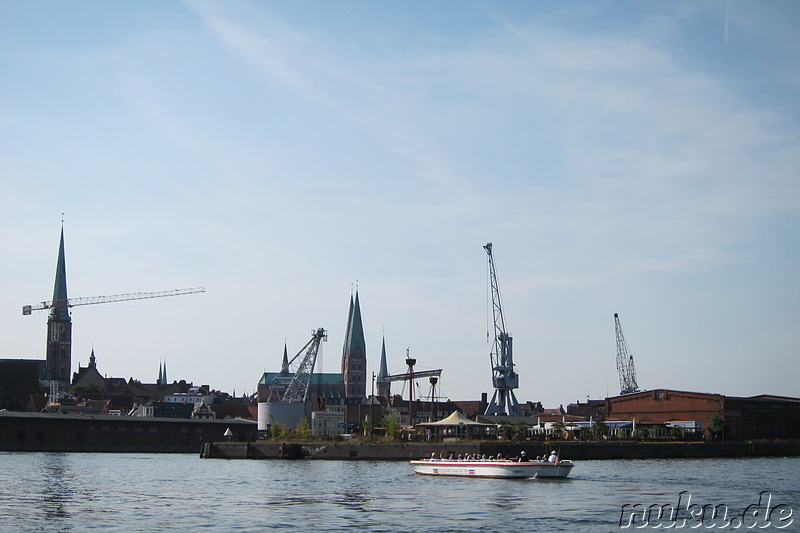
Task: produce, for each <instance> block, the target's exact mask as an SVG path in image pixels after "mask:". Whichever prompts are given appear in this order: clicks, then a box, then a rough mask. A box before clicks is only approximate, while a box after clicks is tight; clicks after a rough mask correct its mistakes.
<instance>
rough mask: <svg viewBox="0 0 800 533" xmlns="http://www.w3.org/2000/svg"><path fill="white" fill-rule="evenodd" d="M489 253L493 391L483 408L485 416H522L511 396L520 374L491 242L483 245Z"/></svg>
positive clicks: (517, 404) (514, 398) (517, 403)
mask: <svg viewBox="0 0 800 533" xmlns="http://www.w3.org/2000/svg"><path fill="white" fill-rule="evenodd" d="M483 249H484V250H486V253H487V254H488V255H489V283H490V285H491V291H492V316H493V317H494V342H493V344H492V351H491V353H490V354H489V357H490V359H491V363H492V385H493V386H494V394H493V395H492V399H491V401H490V402H489V405H488V406H487V407H486V411H485V412H484V414H485V415H487V416H491V415H507V416H522V414H523V413H522V409H521V408H520V406H519V402H517V398H516V396H515V395H514V389H516V388H518V387H519V375H518V374H517V373H516V372H515V371H514V358H513V349H512V348H513V342H512V341H513V339H512V338H511V335H509V334H508V332H507V331H506V321H505V318H504V317H503V307H502V304H501V302H500V287H499V286H498V284H497V271H496V269H495V265H494V256H493V255H492V243H487V244H486V245H485V246H484V247H483Z"/></svg>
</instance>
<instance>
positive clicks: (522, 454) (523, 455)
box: [519, 450, 528, 463]
mask: <svg viewBox="0 0 800 533" xmlns="http://www.w3.org/2000/svg"><path fill="white" fill-rule="evenodd" d="M519 462H520V463H527V462H528V454H526V453H525V450H522V451H521V452H519Z"/></svg>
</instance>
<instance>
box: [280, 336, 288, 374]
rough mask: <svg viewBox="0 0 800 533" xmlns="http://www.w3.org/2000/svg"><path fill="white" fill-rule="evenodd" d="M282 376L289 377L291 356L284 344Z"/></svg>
mask: <svg viewBox="0 0 800 533" xmlns="http://www.w3.org/2000/svg"><path fill="white" fill-rule="evenodd" d="M281 375H282V376H288V375H289V354H288V352H287V351H286V343H285V342H284V343H283V362H282V363H281Z"/></svg>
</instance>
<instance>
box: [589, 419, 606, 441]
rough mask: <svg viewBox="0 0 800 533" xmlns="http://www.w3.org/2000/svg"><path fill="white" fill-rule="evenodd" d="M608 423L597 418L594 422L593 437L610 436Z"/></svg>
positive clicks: (600, 438) (598, 438)
mask: <svg viewBox="0 0 800 533" xmlns="http://www.w3.org/2000/svg"><path fill="white" fill-rule="evenodd" d="M608 433H609V431H608V425H606V423H605V422H603V421H602V420H595V422H594V424H592V437H593V438H594V439H596V440H602V439H605V438H608Z"/></svg>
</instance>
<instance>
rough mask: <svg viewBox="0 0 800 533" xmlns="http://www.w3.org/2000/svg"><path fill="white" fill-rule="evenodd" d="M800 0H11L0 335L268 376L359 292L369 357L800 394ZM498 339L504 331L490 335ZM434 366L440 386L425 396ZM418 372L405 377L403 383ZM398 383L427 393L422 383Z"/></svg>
mask: <svg viewBox="0 0 800 533" xmlns="http://www.w3.org/2000/svg"><path fill="white" fill-rule="evenodd" d="M798 27H800V4H798V3H797V2H794V1H792V0H787V1H778V0H764V1H759V2H755V1H745V0H731V1H724V0H707V1H697V2H641V1H638V0H637V1H627V2H626V1H608V2H604V1H597V2H579V1H573V2H549V1H548V2H545V1H513V0H509V1H503V2H489V1H463V0H459V1H446V0H442V1H438V2H423V1H408V2H355V1H353V2H351V1H335V2H307V1H297V2H277V1H259V2H255V1H242V0H232V1H225V2H221V1H217V2H215V1H204V0H196V1H195V0H191V1H186V2H177V1H160V0H159V1H155V0H150V1H148V0H144V1H139V2H102V1H81V2H58V1H54V0H45V1H42V2H35V3H32V2H26V1H21V0H6V1H4V2H1V3H0V71H2V73H3V74H2V76H0V245H2V249H3V261H2V262H0V304H1V305H0V338H1V339H2V342H0V358H11V359H15V358H34V359H36V358H39V359H44V356H45V341H46V321H47V314H46V312H38V313H36V312H35V313H34V314H33V315H31V316H23V315H22V313H21V307H22V306H23V305H25V304H35V303H37V302H41V301H45V300H50V299H51V298H52V294H53V283H54V277H55V267H56V259H57V254H58V242H59V235H60V232H61V228H62V220H63V229H64V238H65V247H66V269H67V284H68V292H69V296H70V297H73V298H76V297H90V296H98V295H113V294H121V293H132V292H143V291H162V290H170V289H175V288H188V287H197V286H202V287H205V292H204V293H202V294H194V295H186V296H175V297H170V298H161V299H155V300H137V301H130V302H122V303H106V304H102V305H92V306H79V307H73V308H72V320H73V347H72V366H73V371H77V368H78V365H79V364H80V365H82V366H86V365H87V364H88V358H89V355H90V353H91V351H92V350H93V349H94V351H95V354H96V357H97V365H98V370H100V372H101V373H103V374H105V375H107V376H109V377H111V376H113V377H124V378H129V377H133V378H136V379H140V380H142V381H143V382H154V381H155V380H156V378H157V377H158V369H159V365H160V363H161V362H162V361H166V364H167V368H168V377H169V378H170V380H175V379H178V380H179V379H185V380H187V381H191V382H193V383H194V384H196V385H200V384H207V385H210V386H211V387H212V388H214V389H217V390H222V391H226V392H229V393H234V392H235V393H236V394H237V395H242V394H244V393H248V394H249V393H252V392H254V391H255V389H256V385H257V382H258V380H259V378H260V377H261V374H262V373H263V372H264V371H277V370H279V369H280V360H281V357H282V354H283V349H284V344H286V345H287V349H288V352H289V354H290V356H291V355H293V354H295V353H297V352H298V351H300V349H301V348H302V347H303V345H305V344H306V342H308V340H309V339H310V338H311V333H312V331H313V330H315V329H316V328H318V327H324V328H325V329H326V330H327V331H328V341H327V343H325V344H323V348H322V352H321V356H320V360H319V361H318V366H317V370H319V369H320V368H321V369H322V371H324V372H338V371H339V370H340V361H341V353H342V345H343V342H344V332H345V327H346V321H347V312H348V306H349V301H350V297H351V294H353V291H354V290H356V289H357V291H358V295H359V299H360V304H361V312H362V317H363V325H364V332H365V340H366V345H367V359H368V372H370V373H371V372H377V370H378V365H379V361H380V351H381V341H382V339H385V343H386V352H387V358H388V368H389V371H390V372H391V373H399V372H402V371H404V370H405V363H404V361H405V357H406V352H407V351H408V353H410V354H411V355H412V356H413V357H415V358H416V359H417V369H418V370H426V369H435V368H441V369H442V377H441V381H440V386H441V387H440V394H441V395H443V396H445V397H448V398H450V399H453V400H475V399H479V398H480V395H481V393H482V392H487V393H489V395H490V396H491V393H492V383H491V368H490V359H489V354H490V349H491V344H490V343H489V342H487V339H488V337H489V333H487V332H493V325H492V323H491V314H490V305H491V301H490V299H489V287H488V260H487V254H486V252H485V251H484V249H483V245H484V244H486V243H487V242H492V243H493V255H494V260H495V263H496V267H497V277H498V283H499V287H500V293H501V296H502V305H503V313H504V316H505V321H506V325H507V330H508V333H510V334H511V335H512V336H513V338H514V362H515V364H516V368H517V371H518V373H519V375H520V386H519V389H518V390H517V391H516V396H517V398H518V399H519V400H520V401H540V402H542V403H543V404H544V406H545V407H557V406H558V405H564V406H566V405H567V404H568V403H572V402H576V401H585V400H586V399H587V398H604V397H606V396H609V395H612V396H613V395H616V394H618V393H619V378H618V374H617V370H616V355H617V354H616V340H615V330H614V313H619V317H620V321H621V324H622V329H623V331H624V334H625V338H626V340H627V342H628V345H629V348H630V351H631V353H632V354H633V355H634V361H635V366H636V373H637V377H638V384H639V386H640V388H642V389H645V390H650V389H658V388H668V389H677V390H687V391H697V392H710V393H719V394H725V395H732V396H751V395H757V394H775V395H783V396H792V397H800V384H799V383H800V382H798V379H797V376H798V375H800V357H799V356H800V281H799V280H800V276H799V275H798V272H800V105H799V102H800V101H798V98H797V95H798V94H800V31H797V30H798ZM492 334H493V333H492ZM427 387H428V385H427V384H426V383H420V388H421V389H424V390H423V392H424V393H427ZM393 390H395V389H393ZM395 392H397V391H396V390H395Z"/></svg>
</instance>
